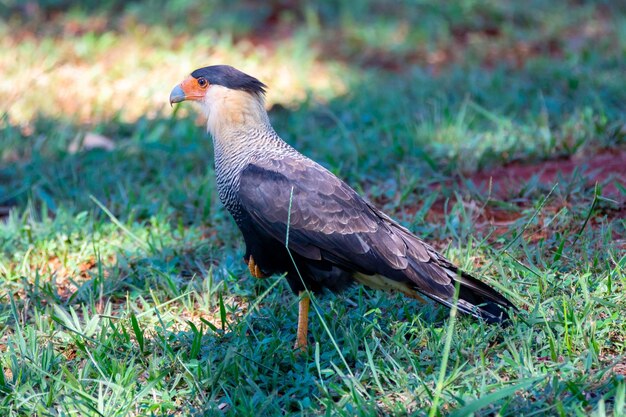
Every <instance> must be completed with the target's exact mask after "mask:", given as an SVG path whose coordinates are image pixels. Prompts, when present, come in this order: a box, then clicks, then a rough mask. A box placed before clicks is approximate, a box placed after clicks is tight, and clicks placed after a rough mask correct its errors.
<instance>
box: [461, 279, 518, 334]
mask: <svg viewBox="0 0 626 417" xmlns="http://www.w3.org/2000/svg"><path fill="white" fill-rule="evenodd" d="M451 272H453V273H454V278H453V279H454V280H455V282H459V284H460V288H459V305H461V304H463V305H464V307H466V308H463V309H462V308H460V307H459V309H460V310H461V311H463V312H465V313H467V314H471V315H473V316H475V317H478V318H481V319H483V320H485V321H486V322H488V323H502V324H506V323H508V322H509V321H510V317H509V314H508V311H509V310H511V311H517V309H516V308H515V306H514V305H513V303H511V302H510V301H509V300H508V299H506V298H505V297H504V296H503V295H502V294H500V293H499V292H497V291H496V290H494V289H493V288H491V287H490V286H489V285H487V284H485V283H484V282H481V281H479V280H478V279H476V278H474V277H473V276H471V275H469V274H467V273H465V272H462V271H458V270H457V271H451ZM466 304H468V305H466ZM465 310H469V311H465Z"/></svg>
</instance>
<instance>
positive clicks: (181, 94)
mask: <svg viewBox="0 0 626 417" xmlns="http://www.w3.org/2000/svg"><path fill="white" fill-rule="evenodd" d="M209 85H210V84H209V82H208V81H207V80H206V79H205V78H203V77H200V78H194V77H192V76H191V75H190V76H188V77H187V78H185V79H184V80H183V82H181V83H180V84H179V85H177V86H176V87H174V89H173V90H172V93H171V94H170V104H172V103H180V102H181V101H186V100H191V101H199V100H202V99H203V98H204V95H205V94H206V90H207V89H208V88H209Z"/></svg>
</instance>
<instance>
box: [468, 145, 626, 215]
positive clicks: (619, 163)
mask: <svg viewBox="0 0 626 417" xmlns="http://www.w3.org/2000/svg"><path fill="white" fill-rule="evenodd" d="M576 169H578V170H580V171H581V175H583V177H584V178H585V180H586V183H587V185H589V186H593V185H594V184H595V183H596V182H598V183H600V184H604V188H603V189H602V195H603V196H605V197H609V198H612V199H615V200H616V201H617V202H618V203H621V204H622V205H623V204H624V203H626V196H625V195H624V194H623V193H621V192H620V190H619V189H618V188H617V186H616V185H615V184H616V183H619V184H621V185H622V186H623V187H626V149H607V150H603V151H601V152H599V153H596V154H594V155H574V156H571V157H567V158H561V159H554V160H549V161H543V162H540V163H531V164H529V163H524V162H513V163H511V164H508V165H504V166H501V167H496V168H493V169H491V170H486V171H481V172H478V173H476V174H474V175H471V176H470V177H469V179H470V180H472V181H473V182H474V183H475V184H477V185H479V186H484V187H489V183H490V182H491V184H492V190H493V193H494V195H495V196H497V197H506V196H507V195H511V193H512V192H515V191H518V190H520V189H521V187H523V186H524V184H525V183H526V182H527V181H528V180H530V179H531V178H533V177H534V176H538V177H539V182H541V183H542V184H549V185H552V184H554V183H556V182H558V181H559V175H561V176H563V177H567V176H570V175H572V173H573V172H574V170H576Z"/></svg>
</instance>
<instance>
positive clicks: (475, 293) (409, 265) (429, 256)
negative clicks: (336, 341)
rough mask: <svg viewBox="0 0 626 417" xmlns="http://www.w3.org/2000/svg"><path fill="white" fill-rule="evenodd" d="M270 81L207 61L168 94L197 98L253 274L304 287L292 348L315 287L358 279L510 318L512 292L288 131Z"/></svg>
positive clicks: (338, 286)
mask: <svg viewBox="0 0 626 417" xmlns="http://www.w3.org/2000/svg"><path fill="white" fill-rule="evenodd" d="M266 91H267V86H266V85H265V84H264V83H263V82H261V81H259V80H258V79H257V78H255V77H253V76H250V75H248V74H246V73H244V72H242V71H240V70H238V69H236V68H234V67H232V66H229V65H211V66H207V67H202V68H199V69H196V70H195V71H193V72H191V74H190V75H188V76H187V77H186V78H184V79H183V81H182V82H180V83H179V84H178V85H176V86H175V87H174V88H173V89H172V91H171V93H170V97H169V101H170V105H173V104H174V103H180V102H183V101H192V102H195V103H198V104H199V106H200V109H201V110H202V112H203V113H204V116H205V117H206V128H207V131H208V133H210V135H211V136H212V141H213V147H214V163H215V178H216V182H217V191H218V194H219V198H220V200H221V202H222V203H223V205H224V206H225V207H226V209H227V210H228V211H229V212H230V214H231V215H232V217H233V219H234V221H235V223H236V225H237V227H238V228H239V230H240V231H241V234H242V235H243V240H244V242H245V253H244V256H243V260H244V262H245V263H246V265H247V269H248V270H249V272H250V274H251V275H252V276H253V277H255V278H264V277H268V276H271V275H274V274H285V277H286V280H287V282H288V284H289V286H290V288H291V290H292V291H293V292H294V294H297V295H298V297H299V301H298V327H297V331H296V341H295V345H294V349H299V350H306V349H307V339H308V314H309V307H310V292H313V293H318V292H323V291H325V290H329V291H331V292H338V291H341V290H344V289H346V288H348V287H350V286H352V285H353V284H363V285H366V286H369V287H373V288H376V289H382V290H387V291H389V292H400V293H402V294H404V295H406V296H408V297H411V298H415V299H418V300H421V301H424V296H425V297H427V298H430V299H432V300H434V301H436V302H438V303H440V304H442V305H444V306H446V307H448V308H453V307H455V308H456V309H457V310H458V311H460V312H461V313H464V314H466V315H469V316H473V317H475V318H478V319H480V320H483V321H485V322H487V323H499V324H502V325H506V324H508V323H509V322H510V315H509V312H514V311H516V308H515V306H514V305H513V303H511V302H510V301H509V300H508V299H507V298H505V297H504V296H503V295H501V294H500V293H499V292H498V291H496V290H495V289H493V288H492V287H490V286H489V285H487V284H485V283H484V282H482V281H479V280H478V279H476V278H474V277H473V276H471V275H470V274H468V273H466V272H464V271H461V270H460V269H459V268H458V267H457V266H456V265H454V264H453V263H452V262H450V261H449V260H448V259H446V258H445V257H444V256H443V255H442V254H440V253H439V252H437V251H436V250H435V249H434V248H433V247H432V246H431V245H429V244H428V243H426V242H424V241H423V240H422V239H420V238H419V237H417V236H416V235H415V234H413V233H411V232H410V231H409V230H408V229H407V228H406V227H404V226H402V225H400V224H399V223H398V222H397V221H395V220H393V219H392V218H391V217H389V216H388V215H387V214H385V213H383V212H382V211H381V210H379V209H378V208H376V207H375V206H374V205H373V204H372V203H371V202H369V201H368V200H367V199H365V198H363V197H361V196H360V195H359V194H358V193H357V192H356V191H355V190H354V189H353V188H351V187H350V186H349V185H348V184H347V183H346V182H344V181H342V180H341V179H339V178H338V177H337V176H335V175H334V174H333V173H331V172H330V171H329V170H328V169H326V168H324V167H323V166H322V165H320V164H319V163H317V162H315V161H313V160H312V159H310V158H308V157H306V156H305V155H303V154H302V153H300V152H299V151H297V150H296V149H295V148H294V147H292V146H291V145H289V144H288V143H287V142H285V141H284V140H282V139H281V138H280V136H279V135H278V134H277V133H276V131H275V130H274V128H273V127H272V125H271V123H270V119H269V116H268V113H267V111H266V109H265V95H266ZM457 288H458V289H457ZM455 294H456V295H455Z"/></svg>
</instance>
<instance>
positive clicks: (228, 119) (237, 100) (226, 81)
mask: <svg viewBox="0 0 626 417" xmlns="http://www.w3.org/2000/svg"><path fill="white" fill-rule="evenodd" d="M265 88H266V86H265V84H263V83H262V82H261V81H259V80H257V79H256V78H254V77H252V76H250V75H248V74H245V73H243V72H241V71H239V70H238V69H236V68H233V67H231V66H229V65H212V66H209V67H204V68H199V69H197V70H195V71H193V72H192V73H191V74H190V75H189V76H188V77H187V78H185V79H184V80H183V81H182V82H181V83H180V84H178V85H177V86H176V87H174V89H173V90H172V92H171V93H170V104H173V103H180V102H182V101H186V100H189V101H195V102H197V103H198V104H200V107H201V108H202V110H203V111H204V114H205V115H206V116H207V127H208V129H209V131H210V132H211V133H212V134H213V135H216V134H218V133H219V132H220V130H221V129H223V128H239V127H241V125H242V124H243V125H245V124H251V123H257V124H258V123H259V122H263V123H265V122H267V113H266V112H265Z"/></svg>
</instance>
